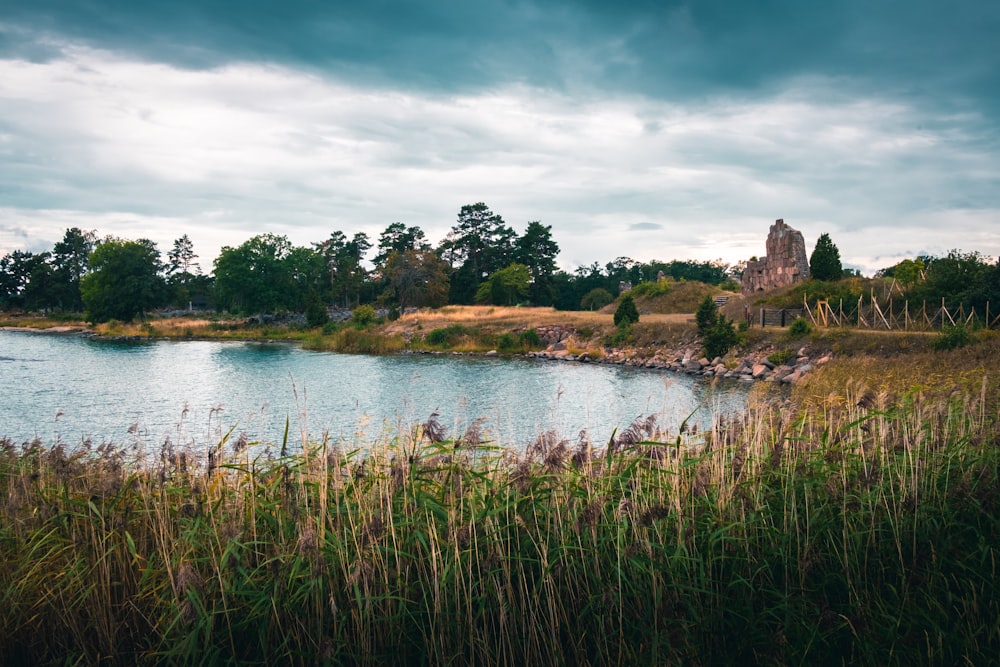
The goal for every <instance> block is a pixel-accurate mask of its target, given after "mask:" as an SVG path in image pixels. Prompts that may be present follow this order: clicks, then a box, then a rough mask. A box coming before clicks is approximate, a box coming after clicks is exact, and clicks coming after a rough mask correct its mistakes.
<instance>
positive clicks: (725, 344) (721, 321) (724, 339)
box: [704, 313, 737, 359]
mask: <svg viewBox="0 0 1000 667" xmlns="http://www.w3.org/2000/svg"><path fill="white" fill-rule="evenodd" d="M736 341H737V336H736V328H735V327H734V326H733V321H732V320H730V319H727V318H726V316H725V315H723V314H721V313H720V314H719V315H718V316H717V317H716V318H715V324H713V325H712V328H711V329H709V330H708V333H706V334H705V337H704V344H705V356H707V357H708V358H709V359H711V358H714V357H721V356H723V355H724V354H726V352H729V350H730V349H732V347H733V346H734V345H736Z"/></svg>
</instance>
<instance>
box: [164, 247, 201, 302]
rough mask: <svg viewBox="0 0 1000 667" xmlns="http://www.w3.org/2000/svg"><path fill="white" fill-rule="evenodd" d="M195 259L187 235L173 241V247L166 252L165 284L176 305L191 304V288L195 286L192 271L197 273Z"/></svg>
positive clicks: (195, 256) (196, 256)
mask: <svg viewBox="0 0 1000 667" xmlns="http://www.w3.org/2000/svg"><path fill="white" fill-rule="evenodd" d="M197 258H198V255H196V254H194V244H193V243H191V239H189V238H188V235H187V234H185V235H183V236H182V237H180V238H179V239H177V240H176V241H174V247H173V248H171V249H170V251H169V252H167V282H168V283H169V285H170V291H171V292H172V297H171V298H172V299H173V302H174V303H176V304H178V305H181V306H187V305H188V304H189V303H190V302H191V299H192V296H193V295H192V287H194V284H195V280H194V278H195V276H194V273H193V272H192V270H194V271H199V268H198V263H197V262H195V261H194V260H195V259H197Z"/></svg>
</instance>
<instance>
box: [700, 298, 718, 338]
mask: <svg viewBox="0 0 1000 667" xmlns="http://www.w3.org/2000/svg"><path fill="white" fill-rule="evenodd" d="M718 317H719V307H718V306H716V305H715V299H713V298H712V296H711V295H710V294H708V295H705V298H704V299H702V300H701V303H700V304H698V310H697V311H696V312H695V314H694V321H695V322H696V323H697V324H698V335H699V336H703V337H704V336H706V335H708V332H709V330H711V328H712V327H713V326H715V322H716V320H717V319H718Z"/></svg>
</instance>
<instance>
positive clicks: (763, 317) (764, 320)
mask: <svg viewBox="0 0 1000 667" xmlns="http://www.w3.org/2000/svg"><path fill="white" fill-rule="evenodd" d="M766 325H767V316H766V315H765V314H764V309H763V308H761V309H760V328H761V329H763V328H764V327H765V326H766Z"/></svg>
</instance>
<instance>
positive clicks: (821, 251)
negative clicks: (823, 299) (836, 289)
mask: <svg viewBox="0 0 1000 667" xmlns="http://www.w3.org/2000/svg"><path fill="white" fill-rule="evenodd" d="M843 272H844V267H843V265H841V263H840V250H839V249H838V248H837V246H836V245H834V243H833V241H831V240H830V235H829V234H825V233H824V234H820V237H819V238H818V239H817V240H816V247H815V248H813V252H812V255H810V256H809V275H810V276H811V277H812V278H815V279H816V280H840V278H841V276H842V275H843Z"/></svg>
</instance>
